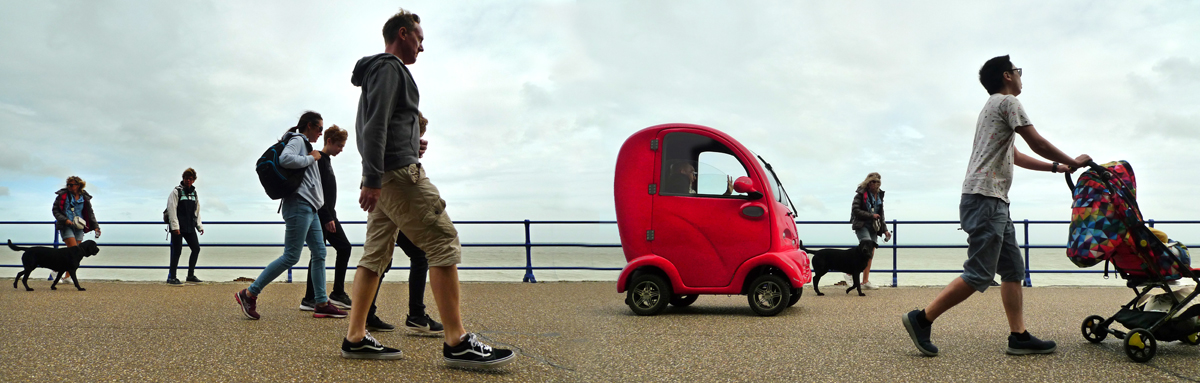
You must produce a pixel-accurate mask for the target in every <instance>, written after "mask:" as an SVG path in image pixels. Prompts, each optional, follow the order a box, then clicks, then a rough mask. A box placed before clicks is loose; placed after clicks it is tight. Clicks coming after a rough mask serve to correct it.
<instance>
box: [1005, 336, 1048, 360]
mask: <svg viewBox="0 0 1200 383" xmlns="http://www.w3.org/2000/svg"><path fill="white" fill-rule="evenodd" d="M1025 334H1029V332H1028V331H1026V332H1025ZM1057 349H1058V345H1057V344H1055V343H1054V341H1052V340H1041V339H1038V338H1037V337H1034V336H1033V335H1029V340H1024V341H1023V340H1017V336H1016V335H1012V334H1009V335H1008V350H1005V352H1007V353H1008V354H1009V355H1029V354H1049V353H1052V352H1054V350H1057Z"/></svg>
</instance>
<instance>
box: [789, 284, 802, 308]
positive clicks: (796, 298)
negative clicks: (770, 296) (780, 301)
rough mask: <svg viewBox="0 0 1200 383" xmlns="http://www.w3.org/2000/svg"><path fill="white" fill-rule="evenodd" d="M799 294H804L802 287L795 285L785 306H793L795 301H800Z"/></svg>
mask: <svg viewBox="0 0 1200 383" xmlns="http://www.w3.org/2000/svg"><path fill="white" fill-rule="evenodd" d="M801 295H804V287H797V288H796V289H795V290H794V291H792V299H788V305H787V307H792V306H795V305H796V302H799V301H800V296H801Z"/></svg>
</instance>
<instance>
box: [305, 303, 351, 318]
mask: <svg viewBox="0 0 1200 383" xmlns="http://www.w3.org/2000/svg"><path fill="white" fill-rule="evenodd" d="M325 303H326V304H325V305H324V306H317V307H314V308H313V318H345V317H346V312H345V311H342V310H341V309H338V308H337V306H334V305H333V302H325Z"/></svg>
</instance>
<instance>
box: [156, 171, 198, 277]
mask: <svg viewBox="0 0 1200 383" xmlns="http://www.w3.org/2000/svg"><path fill="white" fill-rule="evenodd" d="M195 182H196V171H195V170H194V169H192V168H188V169H187V170H184V171H183V180H182V181H179V185H178V186H175V188H174V189H172V190H171V194H170V195H169V196H167V210H164V211H163V220H165V221H167V225H169V226H170V228H169V229H168V230H169V231H170V232H171V272H170V273H168V274H167V284H169V285H172V286H180V285H183V282H180V281H179V278H176V277H175V269H176V268H178V267H179V256H180V255H182V253H183V240H185V239H186V240H187V243H188V247H189V248H191V249H192V255H191V258H189V259H188V275H187V281H188V282H190V283H200V282H201V281H200V278H196V258H197V257H198V256H199V255H200V240H199V239H197V238H196V232H197V231H199V232H200V235H204V224H202V223H201V222H200V200H199V199H198V198H196V187H195V186H193V184H194V183H195Z"/></svg>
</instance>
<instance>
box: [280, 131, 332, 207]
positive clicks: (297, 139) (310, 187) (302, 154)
mask: <svg viewBox="0 0 1200 383" xmlns="http://www.w3.org/2000/svg"><path fill="white" fill-rule="evenodd" d="M307 139H308V138H306V137H305V136H304V135H303V134H299V133H293V132H287V133H284V134H283V137H282V138H280V139H279V140H280V141H283V140H288V141H287V146H284V147H283V153H280V154H279V165H280V166H283V167H285V168H288V169H304V179H303V181H301V182H300V187H299V188H296V193H295V194H292V195H290V196H287V197H284V199H289V198H299V199H300V200H301V201H304V202H306V203H308V204H309V205H311V206H312V208H313V211H314V212H315V211H317V210H321V206H324V205H325V201H324V200H323V196H324V195H325V192H324V191H323V190H321V171H320V169H318V167H317V159H316V158H313V156H310V155H308V154H309V152H306V151H304V149H306V147H305V145H304V141H305V140H307Z"/></svg>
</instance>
